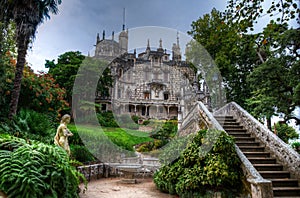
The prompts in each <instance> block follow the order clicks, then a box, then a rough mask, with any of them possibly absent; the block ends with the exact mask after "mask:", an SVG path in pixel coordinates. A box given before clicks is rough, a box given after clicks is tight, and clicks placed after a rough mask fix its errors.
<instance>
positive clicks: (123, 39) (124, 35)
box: [119, 26, 128, 54]
mask: <svg viewBox="0 0 300 198" xmlns="http://www.w3.org/2000/svg"><path fill="white" fill-rule="evenodd" d="M119 45H120V52H121V54H124V53H126V52H127V51H128V30H124V26H123V31H122V32H121V33H120V35H119Z"/></svg>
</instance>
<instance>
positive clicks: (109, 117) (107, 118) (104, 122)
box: [97, 111, 119, 127]
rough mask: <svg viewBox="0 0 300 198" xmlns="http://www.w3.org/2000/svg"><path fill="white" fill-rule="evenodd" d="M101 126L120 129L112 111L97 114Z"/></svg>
mask: <svg viewBox="0 0 300 198" xmlns="http://www.w3.org/2000/svg"><path fill="white" fill-rule="evenodd" d="M97 118H98V121H99V124H100V125H101V126H104V127H119V125H118V124H117V122H116V120H115V118H114V115H113V113H112V112H111V111H107V112H100V113H97Z"/></svg>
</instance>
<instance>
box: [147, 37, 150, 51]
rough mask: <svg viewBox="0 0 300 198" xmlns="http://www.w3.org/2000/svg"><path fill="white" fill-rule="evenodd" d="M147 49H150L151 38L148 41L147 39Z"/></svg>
mask: <svg viewBox="0 0 300 198" xmlns="http://www.w3.org/2000/svg"><path fill="white" fill-rule="evenodd" d="M147 49H149V50H150V39H148V41H147Z"/></svg>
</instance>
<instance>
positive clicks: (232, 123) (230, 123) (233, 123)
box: [222, 121, 242, 127]
mask: <svg viewBox="0 0 300 198" xmlns="http://www.w3.org/2000/svg"><path fill="white" fill-rule="evenodd" d="M222 124H223V126H233V127H242V126H241V125H240V124H239V123H238V122H236V121H232V122H222Z"/></svg>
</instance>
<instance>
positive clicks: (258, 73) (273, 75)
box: [248, 23, 300, 128]
mask: <svg viewBox="0 0 300 198" xmlns="http://www.w3.org/2000/svg"><path fill="white" fill-rule="evenodd" d="M280 29H281V30H280ZM270 31H275V32H274V33H273V34H270ZM263 34H264V35H265V37H266V38H268V39H269V43H270V44H269V45H270V46H271V47H272V48H273V49H275V50H272V51H271V55H270V56H269V57H268V58H267V59H266V61H264V62H263V63H262V64H260V65H259V66H258V67H256V68H255V69H254V71H253V72H252V73H251V74H250V75H249V76H248V82H249V84H250V86H251V88H252V90H253V95H252V97H251V98H249V100H248V104H249V105H250V106H251V108H252V112H254V113H255V115H256V116H259V117H263V116H266V118H267V119H270V118H271V116H272V115H276V112H280V113H283V114H284V122H285V123H287V121H288V120H290V119H294V120H296V122H297V124H300V119H299V118H297V117H296V116H294V115H293V111H294V110H295V109H296V107H297V106H299V105H300V99H299V98H300V94H299V93H300V79H299V76H300V61H299V58H300V54H299V49H300V42H299V40H300V34H299V30H296V29H287V27H286V25H280V24H279V25H278V24H274V23H270V24H269V25H268V26H267V28H266V29H265V31H264V32H263ZM271 40H272V42H270V41H271ZM268 126H269V128H270V123H269V124H268Z"/></svg>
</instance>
